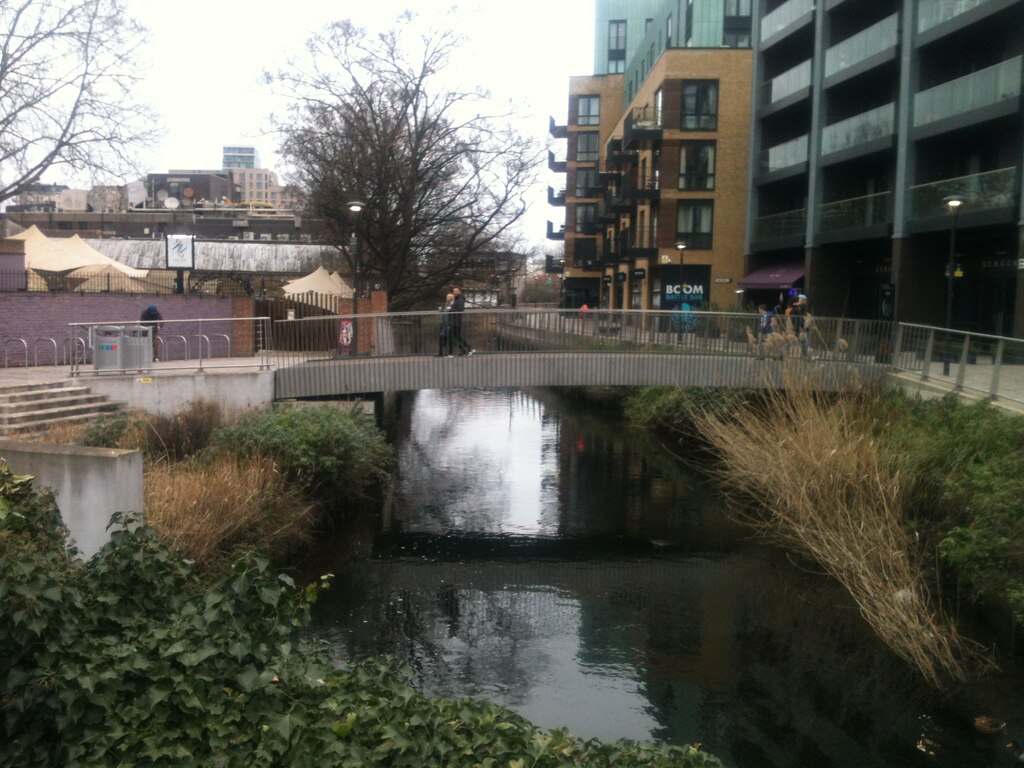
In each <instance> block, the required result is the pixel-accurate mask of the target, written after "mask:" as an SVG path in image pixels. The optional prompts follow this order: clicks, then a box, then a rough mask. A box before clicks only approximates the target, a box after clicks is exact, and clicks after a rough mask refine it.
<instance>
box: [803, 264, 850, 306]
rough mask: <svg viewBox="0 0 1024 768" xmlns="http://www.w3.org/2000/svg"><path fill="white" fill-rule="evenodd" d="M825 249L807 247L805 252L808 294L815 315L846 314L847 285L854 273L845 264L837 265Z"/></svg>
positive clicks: (805, 276)
mask: <svg viewBox="0 0 1024 768" xmlns="http://www.w3.org/2000/svg"><path fill="white" fill-rule="evenodd" d="M829 256H830V254H829V253H828V252H827V251H826V250H825V249H823V248H820V247H811V248H807V249H806V251H805V253H804V285H806V286H809V288H810V290H811V291H813V292H812V293H808V294H807V296H808V300H809V302H810V307H811V312H812V313H813V314H816V315H821V316H823V317H840V316H842V315H844V314H846V299H847V283H848V281H849V276H850V270H849V267H848V266H847V265H846V263H845V262H843V263H838V264H837V263H835V262H836V261H837V260H836V259H835V258H832V259H830V258H829Z"/></svg>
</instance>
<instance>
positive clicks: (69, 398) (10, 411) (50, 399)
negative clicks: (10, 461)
mask: <svg viewBox="0 0 1024 768" xmlns="http://www.w3.org/2000/svg"><path fill="white" fill-rule="evenodd" d="M124 408H125V404H124V403H118V402H114V401H112V400H110V399H108V398H107V397H106V396H104V395H94V394H92V392H91V391H90V389H89V387H84V386H81V385H79V384H77V383H74V382H63V381H58V382H49V383H46V384H16V385H12V386H8V387H0V435H16V434H24V433H29V432H39V431H42V430H45V429H49V428H50V427H52V426H54V425H56V424H63V423H68V422H76V421H88V420H90V419H95V418H96V417H97V416H99V415H101V414H104V413H115V412H117V411H121V410H124Z"/></svg>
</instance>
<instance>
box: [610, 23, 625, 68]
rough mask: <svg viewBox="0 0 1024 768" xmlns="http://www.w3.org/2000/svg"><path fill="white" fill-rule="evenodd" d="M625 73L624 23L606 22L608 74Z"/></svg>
mask: <svg viewBox="0 0 1024 768" xmlns="http://www.w3.org/2000/svg"><path fill="white" fill-rule="evenodd" d="M625 71H626V22H625V21H622V20H621V19H616V20H615V21H609V22H608V74H610V75H615V74H622V73H623V72H625Z"/></svg>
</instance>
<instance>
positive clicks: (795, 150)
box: [758, 134, 807, 174]
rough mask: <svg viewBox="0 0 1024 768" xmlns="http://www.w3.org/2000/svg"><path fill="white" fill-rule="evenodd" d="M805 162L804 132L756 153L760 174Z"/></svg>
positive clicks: (805, 143)
mask: <svg viewBox="0 0 1024 768" xmlns="http://www.w3.org/2000/svg"><path fill="white" fill-rule="evenodd" d="M806 162H807V136H806V134H805V135H803V136H798V137H797V138H795V139H792V140H790V141H787V142H784V143H782V144H777V145H776V146H774V147H769V148H768V149H765V150H762V151H761V153H760V154H759V155H758V168H759V169H760V172H761V173H762V174H765V173H774V172H776V171H783V170H786V169H787V168H792V167H794V166H798V165H800V164H801V163H806Z"/></svg>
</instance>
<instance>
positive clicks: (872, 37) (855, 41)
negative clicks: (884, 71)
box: [825, 13, 899, 77]
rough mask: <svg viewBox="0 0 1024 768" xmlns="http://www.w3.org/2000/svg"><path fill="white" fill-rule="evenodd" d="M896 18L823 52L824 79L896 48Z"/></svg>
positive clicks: (895, 15) (876, 25) (865, 30)
mask: <svg viewBox="0 0 1024 768" xmlns="http://www.w3.org/2000/svg"><path fill="white" fill-rule="evenodd" d="M898 29H899V27H898V18H897V14H895V13H894V14H893V15H892V16H889V17H888V18H886V19H882V20H881V21H880V22H878V23H877V24H874V25H872V26H870V27H868V28H867V29H863V30H861V31H860V32H858V33H857V34H855V35H853V36H852V37H848V38H847V39H846V40H843V42H841V43H837V44H836V45H833V46H832V47H831V48H829V49H828V50H827V51H825V77H831V76H832V75H835V74H838V73H839V72H842V71H843V70H845V69H849V68H850V67H852V66H854V65H856V64H860V63H861V62H862V61H866V60H868V59H870V58H871V57H872V56H875V55H877V54H880V53H884V52H885V51H887V50H889V49H890V48H891V49H895V48H896V44H897V42H898V40H899V38H898Z"/></svg>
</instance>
